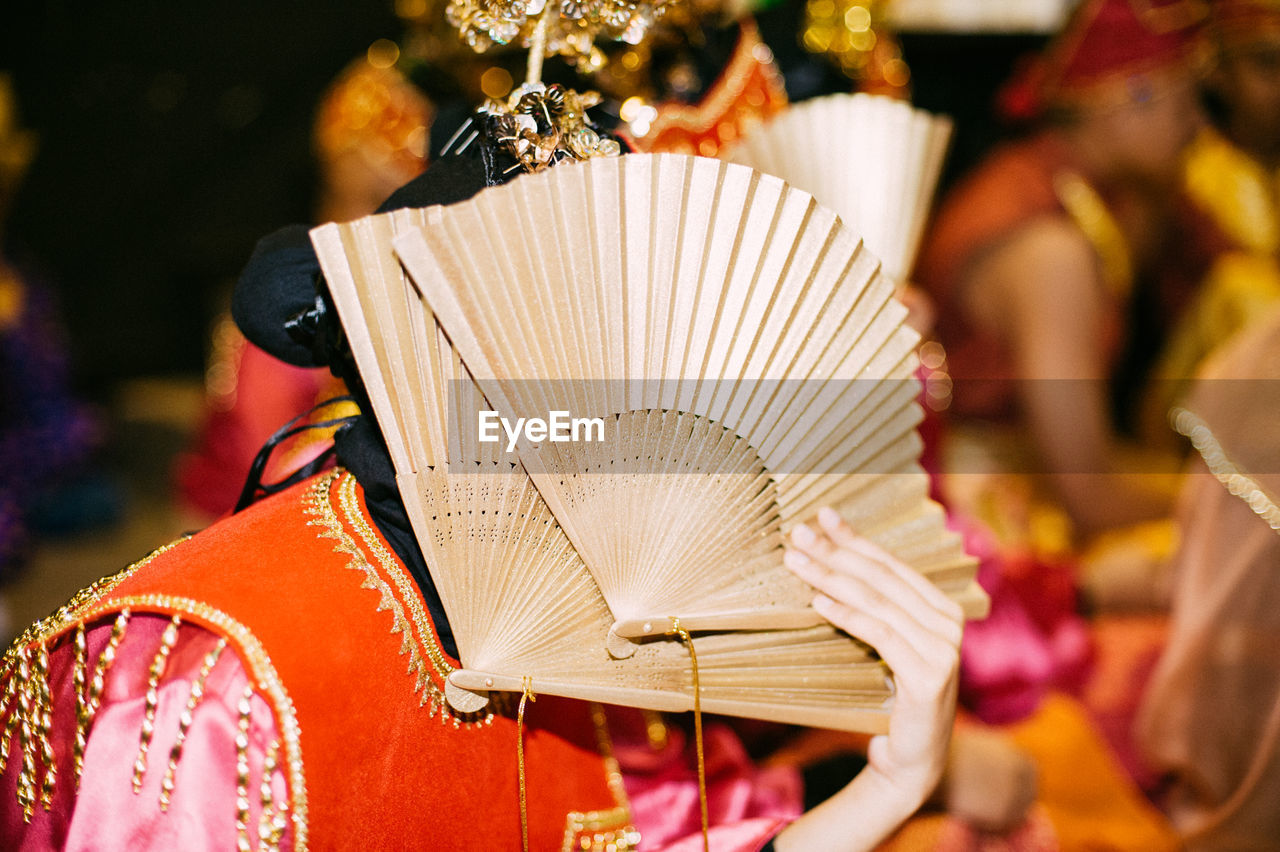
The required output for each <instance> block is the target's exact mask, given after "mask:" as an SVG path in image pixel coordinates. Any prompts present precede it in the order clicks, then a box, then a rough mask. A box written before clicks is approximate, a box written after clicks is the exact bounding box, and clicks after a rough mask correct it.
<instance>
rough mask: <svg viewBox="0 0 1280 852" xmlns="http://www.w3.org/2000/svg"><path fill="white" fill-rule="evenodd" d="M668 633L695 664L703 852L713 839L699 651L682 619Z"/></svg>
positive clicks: (695, 734)
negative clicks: (708, 834) (709, 809)
mask: <svg viewBox="0 0 1280 852" xmlns="http://www.w3.org/2000/svg"><path fill="white" fill-rule="evenodd" d="M667 634H668V635H671V634H675V635H677V636H679V637H680V639H681V641H683V642H684V644H685V647H687V648H688V649H689V661H690V663H691V664H692V665H693V739H694V745H695V748H696V749H697V752H698V805H699V807H700V808H701V809H702V852H710V850H711V840H710V839H709V837H708V836H707V823H708V821H709V820H708V819H707V762H706V759H705V757H704V755H703V752H702V689H701V687H700V686H699V685H698V652H697V651H695V650H694V648H693V637H692V636H690V635H689V631H688V630H685V629H684V628H683V627H681V626H680V619H678V618H673V619H671V629H670V630H668V631H667Z"/></svg>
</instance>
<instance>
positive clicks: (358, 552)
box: [307, 470, 493, 728]
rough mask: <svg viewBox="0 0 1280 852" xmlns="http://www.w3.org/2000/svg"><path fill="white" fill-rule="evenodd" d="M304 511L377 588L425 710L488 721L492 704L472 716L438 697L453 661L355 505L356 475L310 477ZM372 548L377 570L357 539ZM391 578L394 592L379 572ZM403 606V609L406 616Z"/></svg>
mask: <svg viewBox="0 0 1280 852" xmlns="http://www.w3.org/2000/svg"><path fill="white" fill-rule="evenodd" d="M335 481H337V491H338V502H339V505H340V506H341V509H342V518H339V516H338V512H337V510H336V509H335V507H334V505H333V501H332V499H331V496H330V492H331V490H332V489H333V486H334V483H335ZM307 511H308V513H309V514H311V515H312V516H313V518H314V520H312V521H311V523H312V524H314V525H316V526H321V527H323V528H324V532H322V533H320V534H321V535H322V536H324V537H325V538H331V539H334V540H335V541H336V542H337V544H335V545H334V551H335V552H337V553H345V554H346V555H347V556H349V557H351V561H350V562H349V563H348V565H347V567H348V568H352V569H355V570H358V571H361V572H363V574H364V582H363V583H361V588H365V589H372V590H374V591H376V592H378V594H379V599H378V611H379V612H382V611H383V610H387V611H389V612H390V613H391V633H392V634H393V635H394V634H402V637H403V639H402V642H401V645H400V653H401V654H408V655H409V671H408V673H409V674H410V675H414V677H415V679H414V685H413V689H414V691H415V692H419V691H420V692H421V693H422V695H421V699H420V703H421V704H423V705H427V706H428V712H429V713H431V714H433V715H434V714H436V713H439V714H440V721H441V722H449V721H452V723H453V726H454V727H455V728H462V727H470V726H471V725H473V724H482V725H489V724H491V723H492V722H493V712H492V710H490V711H488V712H486V713H484V714H476V715H474V716H468V715H462V714H457V713H454V712H453V711H452V710H451V709H450V708H449V704H448V702H447V701H446V700H445V697H444V688H443V684H444V680H445V678H447V677H448V676H449V675H450V673H452V672H453V671H454V667H453V665H452V664H451V663H450V662H449V660H448V659H447V658H446V657H445V655H444V652H443V651H441V650H440V643H439V641H438V640H437V639H436V635H435V631H434V630H433V629H432V626H431V620H430V619H429V618H428V617H427V613H426V610H425V609H424V607H423V604H422V600H421V598H420V597H419V595H418V591H417V587H416V586H415V585H414V581H413V579H412V578H411V577H410V576H408V574H407V573H406V572H405V571H404V569H403V568H402V567H401V566H400V564H399V562H398V560H397V559H396V557H395V556H393V555H392V554H391V553H390V552H389V551H388V550H387V549H386V547H384V546H383V545H382V542H380V541H379V540H378V537H377V534H376V533H374V531H373V528H372V527H371V526H370V525H369V522H368V520H367V519H366V518H365V516H364V513H363V512H362V511H361V510H360V504H359V499H358V498H357V496H356V479H355V477H354V476H351V475H350V474H348V473H346V472H344V471H341V470H336V471H333V472H331V473H329V474H327V475H325V476H322V477H320V478H319V479H317V480H316V482H315V484H314V485H312V487H311V490H310V494H309V496H308V499H307ZM343 518H345V520H346V521H347V522H348V523H350V525H351V526H352V527H353V528H354V529H355V530H356V532H357V533H359V535H360V539H361V542H359V543H357V542H356V540H355V539H354V538H352V536H351V535H349V534H348V533H347V531H346V529H345V528H344V526H343V524H342V519H343ZM361 543H362V544H363V545H364V547H365V548H367V550H368V552H369V553H371V554H373V557H374V559H376V560H377V562H378V564H379V566H380V567H381V568H382V573H379V572H378V570H377V568H375V567H374V566H373V564H371V563H370V562H369V560H368V559H366V558H365V556H364V551H363V550H362V549H361V547H360V544H361ZM384 574H385V575H386V576H387V577H390V578H391V582H392V583H394V584H395V587H396V590H397V591H398V592H399V598H398V599H397V596H396V594H395V593H394V592H393V591H392V588H391V585H390V584H388V583H387V581H386V580H385V579H384V578H383V575H384ZM401 601H404V604H405V606H401V603H400V602H401ZM405 607H407V608H408V610H409V614H408V615H407V616H406V614H405Z"/></svg>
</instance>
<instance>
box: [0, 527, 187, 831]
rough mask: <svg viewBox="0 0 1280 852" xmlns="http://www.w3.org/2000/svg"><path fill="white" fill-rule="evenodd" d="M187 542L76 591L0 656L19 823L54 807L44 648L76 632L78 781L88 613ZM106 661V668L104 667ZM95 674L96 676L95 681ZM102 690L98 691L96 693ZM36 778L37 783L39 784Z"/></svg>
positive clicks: (5, 734)
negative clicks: (15, 759) (17, 757)
mask: <svg viewBox="0 0 1280 852" xmlns="http://www.w3.org/2000/svg"><path fill="white" fill-rule="evenodd" d="M184 540H185V539H179V540H178V541H175V542H172V543H171V544H167V545H165V546H164V547H161V548H159V549H157V550H155V551H153V552H152V553H150V554H149V555H148V556H146V557H145V558H143V559H140V560H139V561H137V562H135V563H133V564H132V565H130V566H129V567H128V568H125V569H124V570H123V571H119V572H117V573H115V574H112V575H110V576H108V577H104V578H102V579H101V580H98V581H96V582H94V583H93V584H91V585H90V586H88V587H86V588H84V589H82V590H80V591H79V592H76V593H75V594H74V595H72V597H71V599H70V600H69V601H67V602H66V603H65V604H63V605H62V606H60V607H58V609H56V610H55V611H54V612H53V613H52V614H50V615H49V616H47V617H45V618H43V619H41V620H39V621H37V622H36V623H34V624H32V625H31V626H30V627H28V628H27V629H26V630H24V631H23V632H22V634H21V635H19V636H18V637H17V638H16V639H14V640H13V643H12V644H11V645H10V646H9V648H8V650H7V651H5V654H4V657H3V658H0V681H4V682H5V687H4V691H3V692H2V693H0V718H3V717H5V716H6V715H7V716H8V718H7V720H6V721H5V723H4V726H3V728H2V729H0V771H3V768H4V766H5V764H6V763H7V762H8V759H9V756H10V755H9V752H10V749H11V745H12V742H13V741H14V740H15V738H16V741H17V744H18V750H19V751H20V752H21V761H22V768H21V769H20V771H19V773H18V779H17V795H18V803H19V804H20V805H21V806H22V815H23V819H24V820H25V821H27V822H30V821H31V819H32V817H33V816H34V815H35V805H36V803H37V801H38V802H39V803H40V804H42V805H43V806H44V808H45V809H46V810H48V809H49V808H50V807H52V800H53V791H54V785H55V782H56V780H57V769H56V767H55V765H54V758H53V749H52V746H51V744H50V741H49V735H50V733H51V731H52V729H53V698H52V695H51V693H50V689H49V656H48V650H47V648H46V646H47V644H48V643H49V642H50V641H52V640H53V639H55V638H57V637H58V636H60V635H62V634H63V633H65V632H66V631H68V630H70V629H71V628H73V627H74V628H77V639H76V658H75V662H74V664H73V667H72V687H73V689H75V690H76V702H75V705H74V707H73V708H72V710H73V712H75V713H76V725H77V743H76V748H75V754H74V758H73V763H74V764H75V767H76V771H75V773H74V777H73V779H72V783H73V784H77V785H78V783H79V771H78V769H79V763H80V759H81V754H82V752H83V745H82V740H83V738H84V731H83V728H84V727H87V726H88V725H89V724H91V723H92V719H93V710H94V709H96V707H95V706H94V702H93V701H92V696H90V700H89V704H88V705H87V706H86V705H85V704H84V693H83V692H82V690H83V688H84V687H85V671H84V668H82V666H81V664H82V662H85V663H87V661H86V660H84V657H83V654H82V653H81V652H82V647H81V646H82V640H81V638H80V637H81V636H82V631H83V626H84V624H85V622H86V621H88V618H87V616H86V613H87V612H88V611H89V610H91V609H92V608H93V607H95V606H97V605H98V604H100V603H101V601H102V600H103V598H104V597H106V595H107V594H109V593H110V592H111V590H112V589H114V588H115V587H116V586H118V585H119V584H120V583H121V582H123V581H124V580H126V579H127V578H129V577H130V576H131V575H133V574H134V573H135V572H136V571H137V570H138V569H140V568H142V567H143V566H144V565H146V564H147V563H148V562H150V561H151V560H153V559H155V558H156V557H157V556H159V555H160V554H162V553H165V552H166V551H168V550H170V549H172V548H173V547H174V546H176V545H177V544H179V543H181V542H182V541H184ZM127 620H128V616H127V615H123V616H122V621H121V624H120V625H118V629H114V630H113V631H112V640H113V641H112V642H111V643H110V644H109V646H108V649H107V651H105V652H104V654H105V656H106V659H105V660H102V659H100V660H99V665H98V668H99V669H100V670H101V672H102V673H103V674H105V668H106V666H107V665H109V664H110V661H111V658H112V656H113V654H114V646H115V643H116V642H118V641H119V634H120V633H122V632H123V626H122V624H123V621H127ZM104 663H105V665H104ZM97 676H98V674H97V673H96V672H95V680H96V679H97ZM99 691H100V690H99ZM37 779H40V784H39V785H38V786H37V783H36V782H37Z"/></svg>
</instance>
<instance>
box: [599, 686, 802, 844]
mask: <svg viewBox="0 0 1280 852" xmlns="http://www.w3.org/2000/svg"><path fill="white" fill-rule="evenodd" d="M609 722H610V725H609V727H610V731H611V733H612V735H613V739H614V754H615V755H616V756H617V758H618V763H619V765H620V767H621V769H622V776H623V782H624V784H625V785H626V790H627V796H628V797H629V798H630V800H631V812H632V817H633V820H634V823H635V826H636V828H637V829H638V830H639V831H640V836H641V837H642V838H643V845H644V848H645V849H662V850H665V852H681V850H700V849H702V819H701V815H700V807H699V804H698V770H697V755H696V753H695V750H694V747H693V743H692V742H690V740H691V739H692V737H691V736H690V737H686V735H685V733H684V731H683V730H682V729H680V728H677V727H673V726H668V727H667V742H666V744H665V746H663V747H661V748H654V747H653V746H652V745H651V744H650V743H649V740H648V736H647V734H646V733H645V724H644V718H643V716H642V714H641V713H639V712H638V711H634V710H628V709H626V708H620V707H611V708H609ZM703 753H704V755H705V763H706V774H707V814H708V817H709V819H708V821H709V823H710V825H711V830H710V841H711V848H712V849H715V850H717V852H720V850H727V852H754V850H757V849H759V848H760V847H761V846H763V845H764V844H765V843H766V842H767V841H768V840H769V839H770V838H772V837H773V836H774V835H775V834H777V833H778V832H779V831H781V830H782V828H784V827H785V826H786V825H787V824H788V823H790V822H791V821H792V820H794V819H795V818H796V817H798V816H799V815H800V813H801V811H802V809H803V790H802V782H801V779H800V773H799V772H797V771H796V770H795V769H793V768H790V767H785V768H783V767H778V768H768V769H759V768H757V767H755V766H754V765H753V764H752V762H751V759H750V757H749V756H748V755H747V752H746V750H745V749H744V748H743V745H742V742H741V741H740V740H739V739H738V736H737V735H736V734H735V733H734V732H733V730H731V729H730V728H729V727H728V726H727V725H724V724H721V723H715V722H713V723H710V724H708V725H707V726H706V727H705V729H704V731H703Z"/></svg>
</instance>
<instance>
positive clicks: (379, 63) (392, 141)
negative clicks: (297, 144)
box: [175, 40, 434, 527]
mask: <svg viewBox="0 0 1280 852" xmlns="http://www.w3.org/2000/svg"><path fill="white" fill-rule="evenodd" d="M397 55H398V49H397V48H396V46H395V45H394V43H392V42H390V41H386V40H382V41H379V42H377V43H375V45H374V46H373V47H371V48H370V50H369V51H368V54H367V56H365V57H362V58H360V59H358V60H356V61H354V62H352V63H351V64H350V65H348V66H347V67H346V68H345V69H344V70H343V71H342V73H341V74H339V75H338V77H337V78H336V79H335V80H334V81H333V83H332V84H331V85H330V86H329V89H328V90H327V91H326V92H325V94H324V96H323V97H322V99H321V101H320V105H319V108H318V110H317V112H316V119H315V126H314V129H313V134H312V136H313V150H314V154H315V159H316V162H317V164H318V166H319V171H320V186H319V197H318V199H317V203H316V209H315V218H316V221H317V222H331V221H332V222H346V221H350V220H352V219H357V218H359V217H361V216H364V215H366V214H368V213H372V212H373V211H374V210H375V209H376V208H377V206H378V205H379V204H380V203H381V202H382V201H383V199H385V198H386V197H387V196H388V195H390V194H391V193H392V191H394V190H395V189H396V188H398V187H400V186H402V185H403V184H405V183H407V182H408V181H409V180H411V179H412V178H414V177H416V176H417V175H418V174H420V173H421V172H422V171H423V169H425V168H426V164H427V157H426V151H427V144H428V135H429V131H430V126H431V120H432V116H433V113H434V109H433V107H432V104H431V102H430V100H428V98H427V97H426V96H425V95H424V94H423V93H422V92H421V90H419V89H418V88H417V87H415V86H414V85H413V84H412V83H411V82H410V81H409V80H408V78H407V77H406V76H405V75H404V74H403V73H402V72H401V71H400V70H399V69H398V68H397V66H396V64H395V59H396V57H397ZM206 386H207V387H206V393H207V403H206V406H207V409H206V413H205V416H204V421H203V423H202V424H201V426H200V429H199V431H198V433H197V436H196V442H195V445H194V446H193V447H192V448H191V449H190V450H189V451H188V452H187V453H185V454H183V455H182V456H180V457H179V459H178V461H177V466H176V471H175V477H176V480H177V489H178V496H179V500H180V503H181V505H182V507H183V511H184V514H185V515H186V516H187V521H188V523H189V524H190V525H192V526H197V527H198V526H204V525H205V524H207V523H208V522H209V521H211V520H213V519H214V518H217V517H219V516H220V515H223V514H225V513H227V512H229V511H230V510H231V509H232V508H233V507H234V506H235V505H236V502H237V499H238V498H239V496H240V493H241V490H242V489H243V488H244V485H245V480H246V477H247V475H248V473H249V470H250V467H251V465H252V464H253V462H254V459H255V457H256V456H257V454H258V452H259V450H260V449H261V448H262V447H263V444H264V443H266V442H267V440H268V439H269V438H270V437H271V436H272V435H273V434H274V433H275V432H276V431H277V430H278V429H281V427H283V426H284V425H285V424H287V423H289V422H290V421H291V420H292V419H294V418H296V417H299V416H301V415H304V414H306V413H307V412H308V411H309V410H311V409H312V408H313V407H315V406H317V405H318V404H320V403H322V402H324V401H325V400H329V399H332V398H334V397H339V396H342V395H343V394H345V392H346V391H345V388H344V387H343V385H342V383H341V381H339V380H338V379H336V378H334V377H333V376H332V375H330V374H329V372H328V371H327V370H324V369H317V368H303V367H295V366H293V365H291V364H286V363H285V362H283V361H280V360H279V359H277V358H275V357H273V356H271V355H269V354H267V353H266V352H264V351H262V350H261V349H259V348H258V347H256V346H254V345H253V344H252V343H249V342H248V341H246V340H245V338H244V336H243V335H242V334H241V333H240V332H239V330H238V329H237V328H236V327H235V323H234V322H232V320H231V318H230V315H229V314H224V315H223V316H222V317H220V318H219V320H218V321H217V324H216V326H215V329H214V333H213V351H212V354H211V357H210V365H209V368H208V371H207V377H206ZM334 414H335V409H334V407H332V406H326V407H325V408H324V409H321V410H319V411H318V412H317V413H316V414H315V415H314V416H312V417H311V419H312V420H316V421H319V420H321V419H325V418H327V417H332V416H334ZM330 437H331V432H326V431H323V430H308V431H305V432H303V433H301V434H300V435H298V436H296V437H294V438H293V439H291V440H287V441H286V442H285V443H284V444H283V446H281V447H280V448H279V449H278V450H276V451H275V452H274V453H273V456H272V459H271V461H270V463H269V466H268V469H266V470H264V471H260V472H259V478H260V479H261V480H262V481H264V482H270V481H273V480H275V479H278V478H279V476H280V475H281V474H282V473H288V472H290V471H293V470H295V469H297V468H298V467H300V466H301V465H303V464H305V463H306V462H308V461H311V460H313V459H315V458H316V457H317V456H319V455H320V454H321V453H323V452H324V451H325V449H326V448H327V447H328V446H329V438H330Z"/></svg>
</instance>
